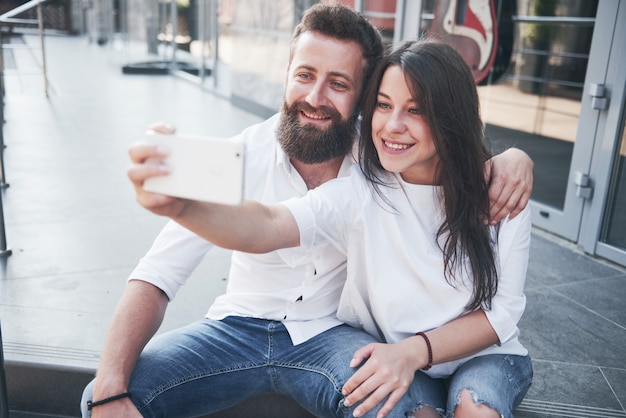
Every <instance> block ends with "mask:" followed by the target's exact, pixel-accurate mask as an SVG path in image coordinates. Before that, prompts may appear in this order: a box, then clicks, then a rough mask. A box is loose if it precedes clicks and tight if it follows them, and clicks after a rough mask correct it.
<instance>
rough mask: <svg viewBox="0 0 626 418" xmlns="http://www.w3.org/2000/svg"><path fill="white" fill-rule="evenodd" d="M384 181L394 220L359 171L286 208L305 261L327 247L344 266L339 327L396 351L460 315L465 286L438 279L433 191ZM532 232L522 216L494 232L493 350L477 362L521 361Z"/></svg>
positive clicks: (467, 292)
mask: <svg viewBox="0 0 626 418" xmlns="http://www.w3.org/2000/svg"><path fill="white" fill-rule="evenodd" d="M389 178H390V179H392V180H393V182H394V183H393V187H384V186H383V187H382V190H383V192H384V194H385V196H386V197H387V199H388V200H389V201H390V202H392V204H393V205H394V208H395V210H394V209H392V208H390V207H389V206H387V205H385V204H384V203H381V202H382V201H381V200H380V199H377V198H376V197H375V194H374V192H373V190H372V189H371V188H370V186H369V185H368V183H367V181H366V180H365V178H364V176H363V174H362V173H361V171H360V169H359V168H358V167H357V166H355V167H354V168H353V172H352V174H351V175H350V176H349V177H347V178H342V179H337V180H333V181H331V182H328V183H325V184H323V185H322V186H320V187H318V188H317V189H315V190H313V191H311V192H309V193H308V194H307V195H306V197H304V198H302V199H290V200H289V201H287V202H285V205H286V206H287V207H288V208H289V210H290V211H291V212H292V214H293V215H294V217H295V219H296V221H297V223H298V227H299V229H300V240H301V245H302V246H301V247H300V249H301V251H302V252H303V253H306V251H308V249H309V248H313V247H315V246H317V245H319V244H320V243H323V242H327V243H331V244H332V245H333V246H334V247H335V248H337V249H338V250H339V251H340V252H341V253H342V254H345V255H346V256H347V260H348V269H347V281H346V285H345V287H344V290H343V293H342V295H341V300H340V303H339V309H338V314H337V315H338V318H339V319H341V320H342V321H344V322H346V323H348V324H350V325H353V326H356V327H361V328H363V329H365V330H366V331H367V332H369V333H370V334H372V335H374V336H378V337H379V338H380V339H381V340H383V341H387V342H390V343H393V342H397V341H400V340H402V339H405V338H407V337H410V336H412V335H415V333H416V332H418V331H428V330H430V329H433V328H436V327H439V326H441V325H443V324H445V323H447V322H449V321H451V320H453V319H455V318H457V317H459V316H460V315H462V314H464V313H465V310H464V307H465V306H466V305H467V302H468V301H469V298H470V296H471V285H470V287H467V286H464V285H463V284H458V285H457V286H456V287H453V286H451V285H450V284H448V283H447V282H446V280H445V278H444V276H443V254H442V251H441V250H440V248H439V247H438V245H437V242H436V233H437V230H438V228H439V226H440V225H441V223H442V216H443V212H442V209H441V207H440V203H439V202H440V200H439V199H438V198H437V193H438V192H439V188H438V187H436V186H424V185H414V184H408V183H406V182H404V181H403V180H402V179H401V177H400V176H397V175H390V177H389ZM493 231H494V233H495V231H496V230H495V228H494V229H493ZM530 232H531V223H530V211H529V209H528V208H526V209H525V210H524V211H522V213H520V214H519V215H518V216H517V217H515V218H514V219H512V220H508V219H507V220H505V221H503V222H501V224H500V229H499V236H498V245H497V254H498V260H499V283H498V291H497V294H496V296H495V298H494V299H493V301H492V308H491V310H490V311H487V312H486V314H487V317H488V319H489V321H490V323H491V325H492V327H493V329H494V330H495V332H496V333H497V335H498V337H499V339H500V344H499V345H493V346H491V347H489V348H487V349H485V350H483V351H481V352H480V353H478V354H476V355H474V356H478V355H485V354H491V353H506V354H519V355H525V354H527V350H526V349H525V348H524V347H523V346H522V345H521V344H520V342H519V341H518V335H519V329H518V327H517V323H518V321H519V319H520V318H521V316H522V313H523V312H524V308H525V304H526V298H525V296H524V292H523V290H524V282H525V277H526V268H527V265H528V251H529V246H530ZM474 356H471V357H474ZM471 357H469V358H471ZM466 360H467V358H466V359H462V360H459V361H454V362H449V363H444V364H439V365H435V366H433V367H432V368H431V369H430V370H429V371H428V374H430V375H431V376H433V377H441V376H447V375H450V374H451V373H452V372H454V370H456V368H457V367H458V366H459V365H460V364H461V363H463V362H464V361H466Z"/></svg>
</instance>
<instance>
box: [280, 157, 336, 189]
mask: <svg viewBox="0 0 626 418" xmlns="http://www.w3.org/2000/svg"><path fill="white" fill-rule="evenodd" d="M343 160H344V157H338V158H334V159H332V160H328V161H325V162H323V163H318V164H305V163H303V162H301V161H298V160H296V159H295V158H292V159H291V165H293V166H294V167H295V169H296V170H298V173H300V176H301V177H302V179H303V180H304V183H305V184H306V187H307V188H308V189H309V190H311V189H314V188H316V187H317V186H319V185H320V184H323V183H326V182H327V181H328V180H332V179H334V178H337V175H339V169H340V168H341V164H342V163H343Z"/></svg>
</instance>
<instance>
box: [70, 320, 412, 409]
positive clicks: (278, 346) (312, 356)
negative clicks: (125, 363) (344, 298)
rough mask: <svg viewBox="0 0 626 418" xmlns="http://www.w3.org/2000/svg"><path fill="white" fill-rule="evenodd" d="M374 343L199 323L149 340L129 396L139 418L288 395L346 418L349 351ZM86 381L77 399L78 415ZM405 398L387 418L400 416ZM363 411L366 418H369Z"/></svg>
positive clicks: (273, 327) (347, 336)
mask: <svg viewBox="0 0 626 418" xmlns="http://www.w3.org/2000/svg"><path fill="white" fill-rule="evenodd" d="M372 342H376V340H375V339H374V338H373V337H371V336H370V335H368V334H367V333H365V332H364V331H361V330H357V329H355V328H352V327H350V326H347V325H340V326H337V327H334V328H331V329H329V330H327V331H326V332H323V333H322V334H319V335H317V336H316V337H314V338H312V339H310V340H308V341H306V342H304V343H302V344H298V345H295V346H294V345H293V344H292V342H291V338H290V337H289V334H288V332H287V330H286V329H285V327H284V325H283V324H282V323H281V322H276V321H268V320H263V319H256V318H244V317H228V318H225V319H224V320H221V321H214V320H210V319H204V320H201V321H198V322H196V323H193V324H191V325H189V326H186V327H183V328H180V329H177V330H174V331H171V332H169V333H166V334H163V335H161V336H158V337H156V338H155V339H153V340H152V341H151V342H150V343H149V344H148V345H147V346H146V348H145V349H144V351H143V353H142V354H141V356H140V358H139V361H138V363H137V365H136V366H135V369H134V371H133V374H132V377H131V381H130V385H129V392H131V393H132V398H131V400H132V401H133V403H134V404H135V406H136V407H137V409H139V411H140V412H141V413H142V415H143V416H144V417H177V418H182V417H192V416H199V415H206V414H209V413H213V412H216V411H219V410H222V409H225V408H228V407H231V406H233V405H236V404H238V403H240V402H242V401H244V400H246V399H248V398H250V397H252V396H255V395H262V394H270V393H279V394H284V395H287V396H290V397H291V398H293V399H294V400H295V401H296V402H298V403H299V404H300V405H301V406H302V407H303V408H304V409H306V410H308V411H309V412H310V413H312V414H313V415H315V416H317V417H349V416H351V415H352V411H353V409H354V408H355V406H352V407H350V408H347V407H345V406H344V405H343V396H342V395H341V388H342V386H343V384H344V383H345V382H346V380H347V379H348V378H349V377H350V376H352V374H353V373H354V370H355V369H353V368H350V367H349V364H350V360H351V358H352V355H353V354H354V352H355V351H356V350H357V349H359V348H361V347H363V346H364V345H366V344H369V343H372ZM93 383H94V382H93V381H92V382H91V383H90V384H89V385H88V386H87V388H86V389H85V391H84V393H83V399H82V401H81V410H82V414H83V417H90V416H91V414H90V412H89V411H87V408H86V402H87V400H90V399H91V398H92V396H91V391H92V386H93ZM411 410H412V405H411V404H410V399H409V398H408V396H405V397H404V398H403V399H402V401H401V402H399V403H398V405H397V406H396V408H394V411H393V412H392V413H391V414H389V415H388V417H405V412H410V411H411ZM375 413H376V411H375V410H374V411H370V413H368V415H367V416H368V417H370V416H371V417H374V416H375Z"/></svg>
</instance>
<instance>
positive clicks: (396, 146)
mask: <svg viewBox="0 0 626 418" xmlns="http://www.w3.org/2000/svg"><path fill="white" fill-rule="evenodd" d="M385 146H387V148H391V149H397V150H403V149H408V148H409V147H410V146H411V145H409V144H392V143H391V142H385Z"/></svg>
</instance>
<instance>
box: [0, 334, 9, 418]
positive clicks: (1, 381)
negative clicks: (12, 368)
mask: <svg viewBox="0 0 626 418" xmlns="http://www.w3.org/2000/svg"><path fill="white" fill-rule="evenodd" d="M0 418H9V396H8V394H7V378H6V373H5V370H4V348H3V346H2V326H1V324H0Z"/></svg>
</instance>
